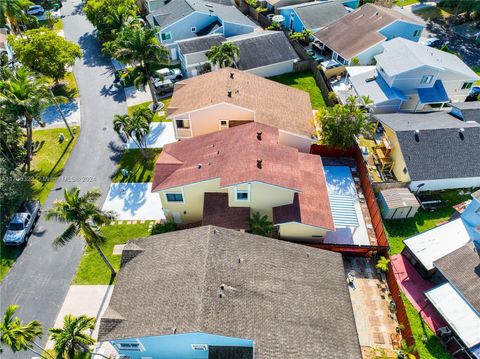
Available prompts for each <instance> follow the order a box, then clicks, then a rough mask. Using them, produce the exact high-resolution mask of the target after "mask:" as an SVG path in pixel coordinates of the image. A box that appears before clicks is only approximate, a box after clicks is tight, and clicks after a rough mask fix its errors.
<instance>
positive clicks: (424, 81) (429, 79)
mask: <svg viewBox="0 0 480 359" xmlns="http://www.w3.org/2000/svg"><path fill="white" fill-rule="evenodd" d="M432 81H433V75H424V76H422V79H421V80H420V84H421V85H430V84H431V83H432Z"/></svg>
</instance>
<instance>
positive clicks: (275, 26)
mask: <svg viewBox="0 0 480 359" xmlns="http://www.w3.org/2000/svg"><path fill="white" fill-rule="evenodd" d="M266 30H272V31H280V30H282V25H281V24H280V23H279V22H276V21H274V22H272V25H270V26H268V27H267V28H266Z"/></svg>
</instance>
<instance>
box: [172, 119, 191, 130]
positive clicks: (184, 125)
mask: <svg viewBox="0 0 480 359" xmlns="http://www.w3.org/2000/svg"><path fill="white" fill-rule="evenodd" d="M175 122H176V124H177V128H190V120H176V121H175Z"/></svg>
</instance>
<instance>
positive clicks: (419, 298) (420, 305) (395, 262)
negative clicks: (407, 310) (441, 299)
mask: <svg viewBox="0 0 480 359" xmlns="http://www.w3.org/2000/svg"><path fill="white" fill-rule="evenodd" d="M390 258H391V263H392V268H393V271H394V274H395V278H396V279H397V283H398V285H399V286H400V288H401V289H402V291H403V292H404V293H405V295H406V296H407V298H408V300H409V301H410V303H412V305H413V306H414V307H415V309H416V310H417V311H418V312H420V313H421V315H422V318H423V320H425V322H426V323H427V324H428V326H429V327H430V329H432V330H433V331H434V332H435V331H436V330H437V329H438V328H441V327H444V326H446V322H445V320H443V318H442V317H441V316H440V315H439V314H438V313H437V311H436V310H435V308H433V306H432V305H431V304H430V303H429V302H428V301H427V298H426V297H425V295H424V293H425V292H426V291H427V290H429V289H432V288H433V287H435V285H434V284H432V283H430V282H429V281H428V280H425V279H423V278H422V277H421V276H420V274H418V272H417V271H416V269H415V268H414V267H413V266H412V265H411V264H410V262H409V261H408V260H407V258H405V257H404V256H403V255H401V254H396V255H394V256H392V257H390Z"/></svg>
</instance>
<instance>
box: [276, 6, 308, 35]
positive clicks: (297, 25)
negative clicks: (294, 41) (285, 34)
mask: <svg viewBox="0 0 480 359" xmlns="http://www.w3.org/2000/svg"><path fill="white" fill-rule="evenodd" d="M291 14H293V29H292V31H293V32H302V31H303V29H304V28H305V26H304V25H303V22H302V20H300V18H299V17H298V15H297V13H296V12H295V10H294V9H292V8H281V9H280V15H283V17H284V18H285V20H284V21H283V23H282V26H283V27H284V28H285V29H289V30H290V18H291Z"/></svg>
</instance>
